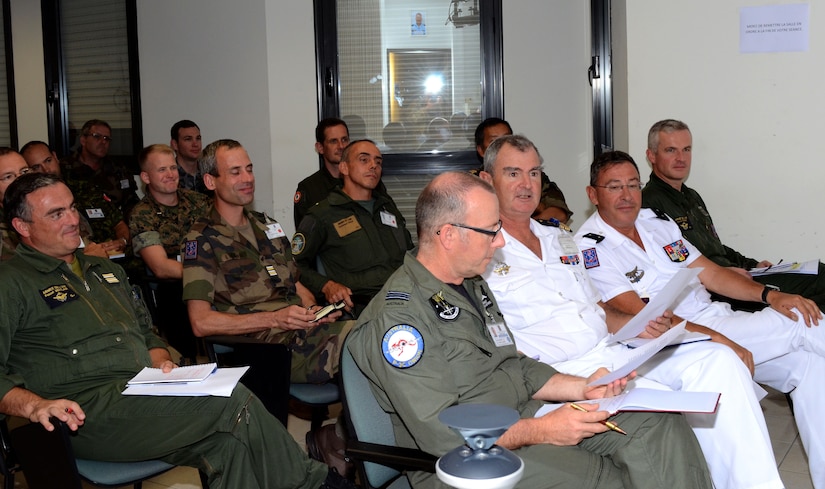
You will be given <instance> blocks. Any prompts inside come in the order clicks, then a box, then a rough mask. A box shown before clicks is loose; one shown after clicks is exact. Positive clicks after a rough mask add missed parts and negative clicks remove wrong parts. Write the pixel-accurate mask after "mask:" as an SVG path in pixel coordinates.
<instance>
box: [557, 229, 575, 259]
mask: <svg viewBox="0 0 825 489" xmlns="http://www.w3.org/2000/svg"><path fill="white" fill-rule="evenodd" d="M559 245H560V246H561V250H562V251H563V252H564V254H565V255H578V254H579V247H578V246H576V242H575V241H573V237H572V236H570V235H569V234H567V233H559Z"/></svg>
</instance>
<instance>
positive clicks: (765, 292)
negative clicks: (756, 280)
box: [762, 284, 779, 305]
mask: <svg viewBox="0 0 825 489" xmlns="http://www.w3.org/2000/svg"><path fill="white" fill-rule="evenodd" d="M772 290H775V291H777V292H779V287H777V286H776V285H771V284H765V287H764V288H763V289H762V304H768V292H770V291H772ZM768 305H770V304H768Z"/></svg>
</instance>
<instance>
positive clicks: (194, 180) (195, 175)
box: [169, 119, 208, 194]
mask: <svg viewBox="0 0 825 489" xmlns="http://www.w3.org/2000/svg"><path fill="white" fill-rule="evenodd" d="M170 132H171V139H170V140H169V146H171V147H172V149H173V150H175V162H176V163H177V165H178V186H179V187H180V188H186V189H189V190H195V191H197V192H200V193H202V194H207V193H208V192H207V190H206V187H204V186H203V175H201V172H200V171H198V156H199V155H200V154H201V129H200V127H198V125H197V124H195V123H194V122H192V121H190V120H188V119H184V120H182V121H178V122H176V123H175V124H174V125H172V129H171V131H170Z"/></svg>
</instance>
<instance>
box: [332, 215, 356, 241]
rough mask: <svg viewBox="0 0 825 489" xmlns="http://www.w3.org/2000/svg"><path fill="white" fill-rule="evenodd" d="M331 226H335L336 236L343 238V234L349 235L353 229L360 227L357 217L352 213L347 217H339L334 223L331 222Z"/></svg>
mask: <svg viewBox="0 0 825 489" xmlns="http://www.w3.org/2000/svg"><path fill="white" fill-rule="evenodd" d="M332 227H334V228H335V232H336V233H338V237H340V238H343V237H344V236H347V235H350V234H352V233H354V232H355V231H358V230H359V229H361V224H360V223H359V222H358V219H357V218H356V217H355V215H354V214H353V215H351V216H349V217H345V218H343V219H341V220H340V221H338V222H336V223H333V224H332Z"/></svg>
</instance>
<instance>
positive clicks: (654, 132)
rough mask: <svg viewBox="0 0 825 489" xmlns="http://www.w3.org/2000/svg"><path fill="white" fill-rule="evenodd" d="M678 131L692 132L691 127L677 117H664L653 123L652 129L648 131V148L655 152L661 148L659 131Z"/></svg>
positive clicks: (668, 132)
mask: <svg viewBox="0 0 825 489" xmlns="http://www.w3.org/2000/svg"><path fill="white" fill-rule="evenodd" d="M676 131H688V132H690V128H689V127H688V125H687V124H685V123H684V122H682V121H677V120H676V119H664V120H661V121H659V122H657V123H656V124H653V125H652V126H650V131H648V132H647V149H649V150H650V151H653V152H654V153H655V152H656V150H657V149H659V133H660V132H664V133H667V134H670V133H672V132H676Z"/></svg>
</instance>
